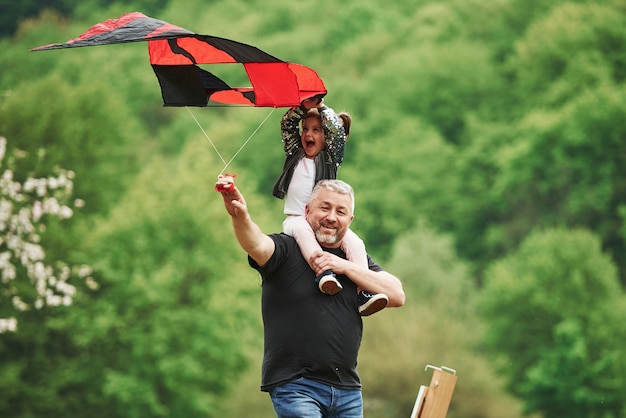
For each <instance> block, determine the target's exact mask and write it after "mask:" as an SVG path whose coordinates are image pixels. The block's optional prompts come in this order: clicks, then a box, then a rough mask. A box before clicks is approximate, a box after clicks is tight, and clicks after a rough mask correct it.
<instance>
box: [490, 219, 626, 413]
mask: <svg viewBox="0 0 626 418" xmlns="http://www.w3.org/2000/svg"><path fill="white" fill-rule="evenodd" d="M481 293H482V294H481V299H480V308H481V312H482V314H483V315H484V318H485V319H486V320H487V323H488V327H489V330H488V337H487V343H488V345H489V347H491V348H492V349H493V350H494V351H495V352H496V353H498V354H500V355H501V359H502V362H501V363H500V365H501V366H502V368H501V372H502V373H503V374H504V375H505V376H507V381H508V387H509V390H510V391H511V392H512V393H513V394H515V395H516V396H518V397H519V398H520V399H522V400H523V402H524V404H525V408H526V411H527V412H535V411H537V412H541V413H542V414H543V415H544V416H546V417H559V416H564V415H565V416H569V417H573V418H576V417H580V418H583V417H584V418H595V417H597V418H606V417H614V418H618V417H622V416H623V414H624V413H625V412H626V403H625V401H624V398H623V393H624V391H625V390H626V379H625V378H624V376H626V374H625V372H626V362H625V359H624V356H623V355H622V353H623V341H624V338H626V327H625V325H624V324H625V323H626V316H625V315H626V310H625V309H624V308H625V303H624V302H625V299H624V294H623V292H622V290H621V288H620V285H619V282H618V280H617V275H616V269H615V266H614V264H613V263H612V262H611V259H610V258H609V257H608V256H607V255H605V254H603V253H602V251H601V248H600V242H599V239H598V238H597V237H596V236H594V235H593V234H591V233H589V232H587V231H584V230H571V231H568V230H564V229H555V230H547V231H543V232H541V231H537V232H535V233H533V234H531V235H530V236H529V237H528V238H527V239H526V240H524V242H523V244H522V245H521V246H520V248H519V250H518V251H516V252H514V253H512V254H511V255H509V256H507V257H506V258H505V259H503V260H501V261H498V262H495V263H493V264H492V265H491V266H490V267H489V269H488V270H487V274H486V276H485V287H484V289H483V290H482V292H481Z"/></svg>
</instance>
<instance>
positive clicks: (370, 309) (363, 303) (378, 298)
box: [359, 290, 389, 316]
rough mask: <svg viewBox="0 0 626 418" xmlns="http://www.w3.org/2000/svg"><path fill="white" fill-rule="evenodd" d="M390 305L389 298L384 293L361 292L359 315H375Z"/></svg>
mask: <svg viewBox="0 0 626 418" xmlns="http://www.w3.org/2000/svg"><path fill="white" fill-rule="evenodd" d="M388 303H389V297H387V295H385V294H384V293H372V292H368V291H366V290H361V291H360V292H359V313H360V314H361V316H368V315H372V314H375V313H376V312H378V311H380V310H381V309H385V307H386V306H387V304H388Z"/></svg>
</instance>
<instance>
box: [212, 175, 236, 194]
mask: <svg viewBox="0 0 626 418" xmlns="http://www.w3.org/2000/svg"><path fill="white" fill-rule="evenodd" d="M235 177H237V175H236V174H233V175H230V174H224V175H221V174H220V175H219V176H217V182H216V183H215V190H217V191H218V192H220V193H226V192H230V191H232V190H233V189H234V188H235Z"/></svg>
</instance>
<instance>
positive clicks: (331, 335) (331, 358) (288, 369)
mask: <svg viewBox="0 0 626 418" xmlns="http://www.w3.org/2000/svg"><path fill="white" fill-rule="evenodd" d="M269 236H270V238H272V240H273V241H274V243H275V251H274V254H273V255H272V257H271V258H270V260H269V261H268V262H267V263H266V265H265V266H263V267H259V266H258V265H257V264H256V262H255V261H254V260H252V259H249V262H250V265H251V266H252V267H253V268H255V269H257V270H258V271H259V272H260V273H261V276H262V278H263V296H262V312H263V324H264V336H265V350H264V356H263V369H262V379H261V390H263V391H268V390H270V389H271V388H272V387H274V386H277V385H280V384H282V383H285V382H288V381H290V380H293V379H295V378H297V377H307V378H309V379H314V380H318V381H321V382H324V383H327V384H329V385H331V386H335V387H337V388H340V389H358V388H360V387H361V381H360V379H359V375H358V373H357V371H356V364H357V355H358V351H359V346H360V345H361V336H362V332H363V322H362V320H361V316H360V315H359V310H358V301H357V292H356V285H355V284H354V283H353V282H352V281H351V280H350V279H348V278H347V277H346V276H343V275H338V277H337V279H338V280H339V281H340V282H341V284H342V286H343V290H342V291H341V292H339V293H337V294H335V295H332V296H331V295H327V294H324V293H322V292H321V291H320V290H319V288H318V287H317V283H316V282H315V273H314V272H313V270H311V268H310V267H309V265H308V264H307V263H306V261H305V260H304V258H303V257H302V254H301V253H300V249H299V247H298V244H297V243H296V241H295V240H294V239H293V238H292V237H290V236H288V235H285V234H272V235H269ZM327 251H330V252H332V253H334V254H336V255H338V256H340V257H343V258H345V254H344V253H343V252H342V251H341V250H340V249H336V250H329V249H327ZM368 261H369V268H370V270H374V271H380V270H382V269H381V268H380V266H378V265H377V264H376V263H374V262H373V261H372V260H371V258H369V257H368Z"/></svg>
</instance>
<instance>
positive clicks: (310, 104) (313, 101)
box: [302, 97, 324, 110]
mask: <svg viewBox="0 0 626 418" xmlns="http://www.w3.org/2000/svg"><path fill="white" fill-rule="evenodd" d="M323 104H324V99H320V98H319V97H311V98H309V99H304V100H303V101H302V107H303V108H305V109H306V110H309V109H313V108H314V107H317V108H319V107H321V106H322V105H323Z"/></svg>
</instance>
